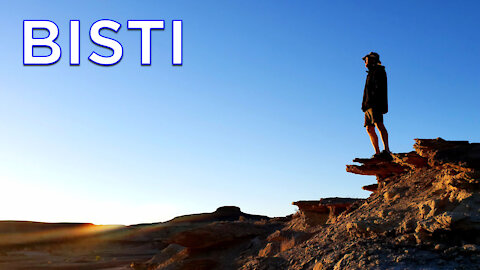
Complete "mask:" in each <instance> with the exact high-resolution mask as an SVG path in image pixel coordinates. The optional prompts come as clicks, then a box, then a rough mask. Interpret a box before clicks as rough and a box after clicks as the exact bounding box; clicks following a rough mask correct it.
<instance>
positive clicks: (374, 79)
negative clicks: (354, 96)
mask: <svg viewBox="0 0 480 270" xmlns="http://www.w3.org/2000/svg"><path fill="white" fill-rule="evenodd" d="M370 108H373V109H374V110H376V111H378V112H379V113H382V114H384V113H387V112H388V102H387V73H386V72H385V67H384V66H382V65H376V66H373V67H371V68H369V69H368V75H367V80H366V82H365V89H364V90H363V101H362V111H366V110H368V109H370Z"/></svg>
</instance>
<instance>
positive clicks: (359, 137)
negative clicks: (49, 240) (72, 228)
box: [0, 0, 480, 224]
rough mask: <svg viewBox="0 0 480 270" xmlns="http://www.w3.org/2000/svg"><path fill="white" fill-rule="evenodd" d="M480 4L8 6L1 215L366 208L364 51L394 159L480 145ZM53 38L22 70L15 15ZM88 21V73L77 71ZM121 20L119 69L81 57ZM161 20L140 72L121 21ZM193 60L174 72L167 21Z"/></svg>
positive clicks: (141, 215) (145, 215) (1, 47)
mask: <svg viewBox="0 0 480 270" xmlns="http://www.w3.org/2000/svg"><path fill="white" fill-rule="evenodd" d="M479 12H480V4H478V3H477V2H476V1H462V2H459V3H458V2H457V3H455V2H453V1H401V2H400V1H398V2H396V3H392V2H386V1H361V2H359V1H278V0H277V1H273V0H272V1H182V0H179V1H142V2H141V4H140V3H136V2H132V1H77V2H71V1H48V2H38V1H15V2H11V3H9V8H8V9H6V8H5V9H2V10H0V20H1V22H2V23H1V28H0V34H1V36H2V37H3V39H2V41H3V42H1V43H0V51H1V52H2V53H3V57H2V59H3V61H2V64H1V65H0V78H1V88H0V123H1V128H0V149H2V150H1V151H0V184H1V185H2V186H3V188H2V191H3V192H2V193H3V194H4V195H2V196H1V198H0V203H1V204H2V205H4V206H5V205H7V206H8V207H7V209H5V210H2V213H0V219H2V220H35V221H45V222H58V221H70V222H93V223H96V224H134V223H141V222H157V221H164V220H168V219H170V218H173V217H175V216H178V215H182V214H189V213H200V212H211V211H214V210H215V209H216V208H217V207H219V206H222V205H237V206H239V207H241V209H242V210H243V211H244V212H248V213H255V214H263V215H269V216H284V215H288V214H291V213H293V212H294V211H295V209H296V208H295V207H294V206H292V205H291V202H292V201H297V200H312V199H319V198H322V197H331V196H341V197H344V196H345V197H367V196H368V195H369V192H366V191H363V190H361V186H363V185H366V184H371V183H373V182H375V178H374V177H368V176H356V175H350V174H347V173H346V172H345V164H349V163H351V160H352V159H353V158H355V157H368V156H371V155H372V154H373V149H372V147H371V145H370V142H369V139H368V136H367V134H366V132H365V130H364V127H363V117H364V116H363V113H362V111H361V109H360V107H361V99H362V94H363V86H364V82H365V76H366V73H365V67H364V65H363V62H362V60H361V57H362V56H364V55H365V54H367V53H368V52H370V51H376V52H378V53H379V54H380V57H381V60H382V63H383V64H384V65H385V66H386V70H387V75H388V87H389V110H390V111H389V113H388V114H387V115H385V125H386V127H387V129H388V131H389V133H390V141H391V150H392V151H393V152H407V151H411V150H412V145H413V143H414V141H413V138H436V137H442V138H444V139H451V140H470V141H475V142H479V141H480V125H479V117H478V116H479V113H480V109H479V106H478V100H479V99H480V93H479V92H478V90H479V89H480V88H479V87H480V79H479V78H480V77H479V76H478V72H479V70H480V64H479V60H480V53H479V52H480V47H479V44H480V38H479V35H478V33H477V32H478V31H477V30H478V29H479V26H480V22H479V20H478V13H479ZM31 19H45V20H52V21H54V22H55V23H56V24H57V25H58V26H59V28H60V36H59V38H58V39H57V42H58V43H59V45H60V46H61V47H62V58H61V59H60V61H59V62H58V63H56V64H55V65H52V66H43V67H39V66H24V65H23V62H22V53H23V51H22V46H23V44H22V42H23V40H22V27H23V23H22V22H23V20H31ZM73 19H78V20H80V26H81V37H80V40H81V56H80V60H81V64H80V66H77V67H72V66H70V65H69V54H68V38H69V37H68V35H69V30H68V29H69V28H68V25H69V21H70V20H73ZM99 19H112V20H115V21H117V22H119V23H121V24H122V27H121V29H120V30H119V32H118V33H116V34H115V33H113V32H106V33H105V35H107V36H109V37H111V38H115V39H116V40H118V41H120V42H121V43H122V46H123V48H124V56H123V58H122V60H121V62H120V63H118V64H117V65H115V66H111V67H102V66H97V65H95V64H92V63H91V62H90V61H88V59H87V58H88V55H90V53H91V52H92V51H93V50H95V51H96V52H98V53H100V54H108V50H105V49H102V48H99V47H98V46H96V45H94V44H92V42H91V41H90V38H89V33H88V31H89V28H90V26H91V24H92V23H93V22H95V21H97V20H99ZM146 19H160V20H165V30H163V31H154V32H153V33H152V65H151V66H141V65H140V32H139V31H128V30H127V25H126V23H127V20H146ZM174 19H182V20H183V22H184V28H183V31H184V33H183V37H184V39H183V41H184V44H183V45H184V46H183V48H184V52H183V53H184V58H183V59H184V65H183V66H182V67H173V66H172V65H171V34H172V32H171V31H172V29H171V25H172V22H171V21H172V20H174Z"/></svg>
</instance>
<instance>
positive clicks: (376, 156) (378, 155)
mask: <svg viewBox="0 0 480 270" xmlns="http://www.w3.org/2000/svg"><path fill="white" fill-rule="evenodd" d="M372 158H382V153H377V154H374V155H373V156H372Z"/></svg>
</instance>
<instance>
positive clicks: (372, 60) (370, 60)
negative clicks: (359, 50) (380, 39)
mask: <svg viewBox="0 0 480 270" xmlns="http://www.w3.org/2000/svg"><path fill="white" fill-rule="evenodd" d="M362 59H363V60H364V61H365V67H367V68H368V67H373V66H376V65H378V64H381V63H382V62H380V55H378V53H376V52H371V53H369V54H367V55H365V56H364V57H363V58H362Z"/></svg>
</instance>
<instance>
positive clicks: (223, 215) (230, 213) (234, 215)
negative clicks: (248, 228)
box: [167, 206, 270, 224]
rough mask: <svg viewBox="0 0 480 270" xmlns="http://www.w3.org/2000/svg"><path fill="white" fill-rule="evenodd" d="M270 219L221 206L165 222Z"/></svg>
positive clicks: (235, 208) (234, 207) (237, 208)
mask: <svg viewBox="0 0 480 270" xmlns="http://www.w3.org/2000/svg"><path fill="white" fill-rule="evenodd" d="M262 219H265V220H267V219H270V218H269V217H267V216H260V215H251V214H246V213H243V212H242V211H241V210H240V208H239V207H237V206H222V207H219V208H217V210H215V212H212V213H201V214H192V215H185V216H179V217H176V218H174V219H171V220H169V221H167V223H170V224H173V223H182V222H214V221H235V220H262Z"/></svg>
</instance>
